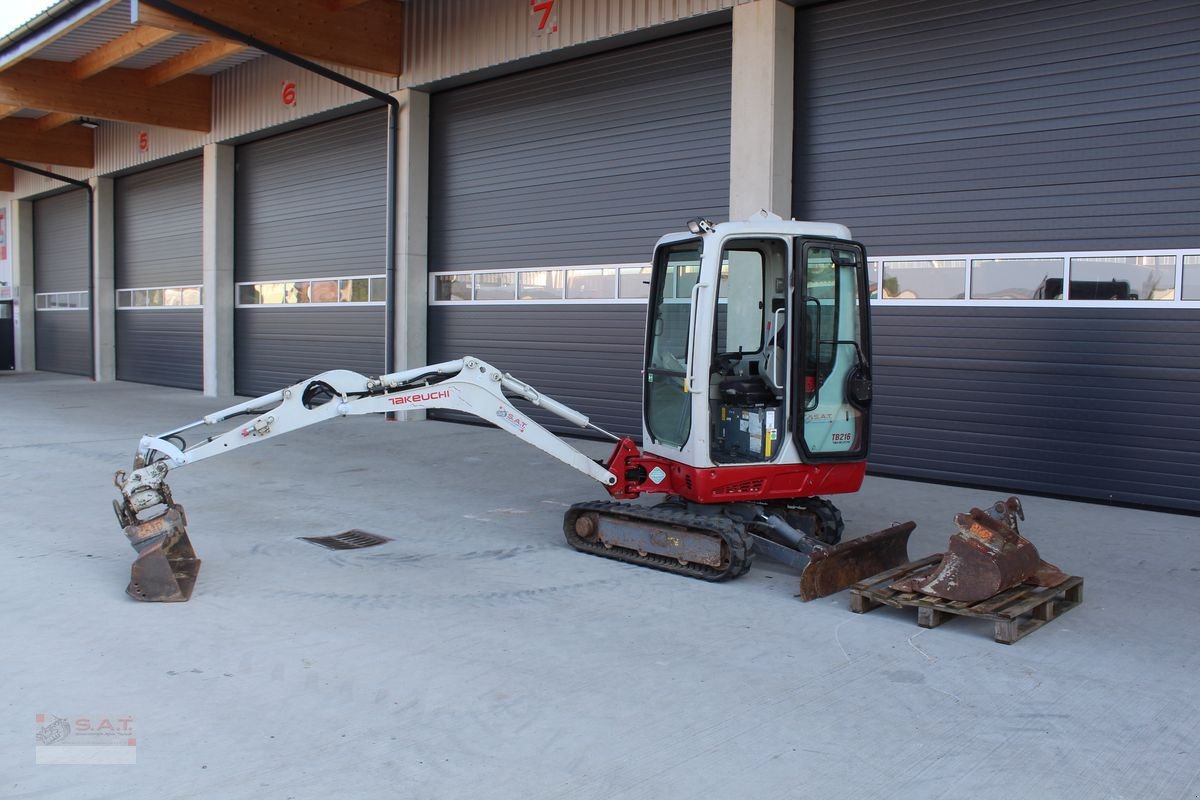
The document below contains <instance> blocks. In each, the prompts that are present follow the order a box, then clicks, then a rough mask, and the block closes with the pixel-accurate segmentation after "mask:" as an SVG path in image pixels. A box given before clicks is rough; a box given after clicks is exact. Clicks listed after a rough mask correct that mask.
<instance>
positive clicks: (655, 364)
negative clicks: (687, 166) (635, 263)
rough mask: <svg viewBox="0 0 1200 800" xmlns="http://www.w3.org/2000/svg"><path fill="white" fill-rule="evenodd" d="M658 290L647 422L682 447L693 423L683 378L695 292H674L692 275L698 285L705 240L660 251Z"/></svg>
mask: <svg viewBox="0 0 1200 800" xmlns="http://www.w3.org/2000/svg"><path fill="white" fill-rule="evenodd" d="M654 270H655V276H654V279H653V281H652V282H653V284H654V286H653V289H654V296H653V299H652V300H651V307H650V319H651V320H653V324H652V327H651V332H650V347H649V350H648V352H647V354H646V355H647V368H646V370H645V375H646V388H645V406H646V428H647V430H648V431H649V433H650V435H651V436H652V437H653V438H654V440H655V441H657V442H658V443H660V444H666V445H668V446H671V447H683V444H684V442H686V441H687V440H688V437H689V436H690V435H691V429H692V404H691V395H690V394H688V393H687V391H686V388H687V387H685V386H684V379H685V377H686V372H687V363H686V362H687V355H688V352H687V350H688V339H689V338H690V336H691V310H692V308H691V307H692V302H691V296H690V295H689V294H687V293H684V294H683V296H682V297H681V298H675V297H673V296H672V291H673V290H676V288H677V287H678V286H679V285H680V284H681V283H682V282H683V281H681V280H680V278H681V275H683V276H689V277H690V281H691V283H690V284H689V286H690V285H694V284H695V283H696V279H697V278H698V277H699V275H700V242H699V241H689V242H681V243H679V244H675V245H670V246H667V247H664V248H662V249H661V250H659V251H658V253H657V254H656V257H655V265H654Z"/></svg>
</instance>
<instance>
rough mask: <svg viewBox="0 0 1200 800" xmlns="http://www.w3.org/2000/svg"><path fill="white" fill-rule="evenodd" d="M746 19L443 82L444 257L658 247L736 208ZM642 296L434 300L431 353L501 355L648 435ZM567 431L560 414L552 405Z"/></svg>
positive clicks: (459, 261)
mask: <svg viewBox="0 0 1200 800" xmlns="http://www.w3.org/2000/svg"><path fill="white" fill-rule="evenodd" d="M730 54H731V38H730V28H729V27H728V26H722V27H718V28H713V29H709V30H705V31H701V32H698V33H693V34H687V35H683V36H677V37H672V38H669V39H663V40H660V41H655V42H651V43H648V44H642V45H637V46H633V47H628V48H624V49H621V50H616V51H612V52H608V53H603V54H600V55H595V56H588V57H585V58H581V59H578V60H575V61H570V62H566V63H563V64H557V65H553V66H549V67H543V68H539V69H535V70H531V71H529V72H524V73H520V74H517V75H512V76H508V77H504V78H499V79H496V80H492V81H487V82H484V83H480V84H475V85H471V86H467V87H463V88H459V89H454V90H451V91H448V92H443V93H440V94H436V95H434V96H433V98H432V104H431V126H432V131H431V133H432V135H431V145H430V151H431V157H430V244H429V247H430V258H429V264H430V270H431V271H435V272H444V271H447V270H455V269H489V268H514V267H536V266H567V265H573V264H612V263H637V262H647V261H649V260H650V255H651V251H652V249H653V246H654V242H655V241H656V240H657V239H658V237H659V236H661V235H662V234H664V233H667V232H669V231H675V230H680V229H682V228H683V225H684V223H685V222H686V220H688V219H689V218H692V217H697V216H706V217H711V218H713V219H718V220H723V219H725V218H726V217H727V216H728V213H729V113H730V112H729V108H730V59H731V55H730ZM644 319H645V308H644V306H642V305H617V304H612V305H602V304H597V305H590V304H589V305H563V306H533V305H531V306H529V307H523V306H521V305H519V304H518V305H511V306H488V307H480V306H470V307H463V308H455V307H447V306H434V307H431V309H430V316H429V357H430V360H431V361H441V360H446V359H450V358H456V357H458V356H460V355H463V354H465V353H470V354H472V355H478V356H479V357H481V358H485V359H487V360H490V361H492V363H494V364H495V365H496V366H499V367H502V368H504V369H505V370H507V371H510V372H512V373H513V374H514V375H517V376H518V377H520V378H522V379H523V380H526V381H528V382H530V383H532V384H533V385H534V386H536V387H537V388H538V389H539V390H541V391H544V392H546V393H547V394H549V395H551V396H553V397H555V398H556V399H559V400H561V401H563V402H566V403H567V404H568V405H571V406H574V407H576V408H578V409H579V410H581V411H583V412H584V413H586V414H588V415H589V416H591V417H593V418H595V421H596V422H598V423H600V424H601V425H603V426H605V427H608V428H610V429H613V430H615V431H618V432H621V433H635V434H640V432H641V422H640V419H641V413H640V409H641V399H640V397H641V395H640V388H639V386H640V380H639V376H640V369H641V350H642V340H643V336H644V331H643V326H644ZM539 419H540V420H542V421H546V422H548V423H549V424H551V425H552V427H554V428H555V429H559V430H572V431H577V430H578V429H575V428H571V427H569V426H565V425H564V424H563V423H561V422H560V421H558V420H557V418H555V417H539Z"/></svg>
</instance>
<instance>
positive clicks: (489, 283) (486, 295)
mask: <svg viewBox="0 0 1200 800" xmlns="http://www.w3.org/2000/svg"><path fill="white" fill-rule="evenodd" d="M516 298H517V275H516V273H515V272H477V273H475V299H476V300H515V299H516Z"/></svg>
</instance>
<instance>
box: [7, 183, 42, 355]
mask: <svg viewBox="0 0 1200 800" xmlns="http://www.w3.org/2000/svg"><path fill="white" fill-rule="evenodd" d="M9 208H11V209H12V220H11V221H10V222H9V225H10V227H9V231H8V235H9V242H10V246H11V247H12V272H13V331H14V334H15V339H16V341H15V342H14V345H13V346H14V348H15V349H16V356H17V370H18V371H21V372H32V371H33V370H35V369H37V347H36V346H35V344H36V343H35V340H34V331H35V327H34V324H33V314H34V297H33V295H34V292H33V290H34V282H33V201H32V200H14V201H13V202H12V204H11V205H10V206H9Z"/></svg>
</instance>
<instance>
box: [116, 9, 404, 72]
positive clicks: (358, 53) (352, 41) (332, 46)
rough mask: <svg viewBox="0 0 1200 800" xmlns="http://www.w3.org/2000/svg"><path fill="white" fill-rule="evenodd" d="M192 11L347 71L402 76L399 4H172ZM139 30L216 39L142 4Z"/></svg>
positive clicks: (137, 19) (137, 15)
mask: <svg viewBox="0 0 1200 800" xmlns="http://www.w3.org/2000/svg"><path fill="white" fill-rule="evenodd" d="M172 2H174V3H175V4H176V5H179V6H181V7H183V8H186V9H187V10H189V11H191V12H193V13H196V14H200V15H202V16H204V17H206V18H208V19H211V20H214V21H215V22H219V23H221V24H223V25H226V26H228V27H230V28H233V29H234V30H238V31H242V32H243V33H246V34H248V35H250V36H252V37H254V38H255V39H258V40H260V41H262V42H265V43H267V44H269V45H272V46H274V47H278V48H281V49H283V50H287V51H289V52H292V53H296V54H297V55H301V56H305V57H307V58H313V59H318V60H322V61H329V62H332V63H334V64H341V65H343V66H347V67H353V68H356V69H362V70H367V71H369V72H376V73H379V74H383V75H399V74H400V63H401V53H402V48H403V44H404V40H403V35H402V34H403V28H402V24H403V16H402V10H401V5H400V3H397V2H395V0H364V1H363V2H361V3H351V4H350V5H348V6H345V7H343V8H341V9H340V10H337V11H334V10H331V9H330V6H329V0H172ZM133 20H134V22H135V23H136V24H138V25H151V26H154V27H156V28H167V29H170V30H174V31H177V32H179V33H190V34H201V35H211V32H209V31H207V30H205V29H203V28H200V27H197V26H196V25H193V24H191V23H189V22H186V21H184V20H181V19H179V18H178V17H175V16H172V15H171V14H167V13H165V12H162V11H159V10H158V9H156V8H152V7H151V6H148V5H146V4H145V3H143V2H140V0H133Z"/></svg>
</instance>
